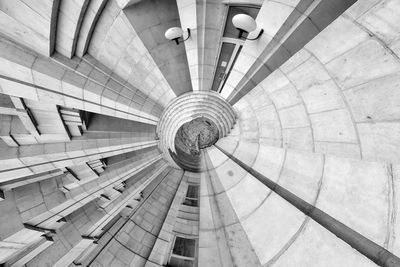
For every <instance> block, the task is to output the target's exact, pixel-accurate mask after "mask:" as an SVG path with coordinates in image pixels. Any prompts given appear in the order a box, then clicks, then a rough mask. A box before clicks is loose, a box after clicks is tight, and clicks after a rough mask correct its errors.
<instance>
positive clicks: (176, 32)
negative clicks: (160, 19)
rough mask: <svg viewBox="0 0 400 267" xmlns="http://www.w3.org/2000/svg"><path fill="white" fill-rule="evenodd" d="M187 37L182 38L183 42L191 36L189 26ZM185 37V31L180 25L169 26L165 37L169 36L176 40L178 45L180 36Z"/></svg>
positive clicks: (171, 39)
mask: <svg viewBox="0 0 400 267" xmlns="http://www.w3.org/2000/svg"><path fill="white" fill-rule="evenodd" d="M187 35H188V36H187V37H186V39H184V40H181V42H184V41H186V40H187V39H189V37H190V29H189V28H187ZM181 37H182V38H183V31H182V29H181V28H179V27H172V28H169V29H168V30H167V31H166V32H165V38H167V39H168V40H170V41H175V42H176V44H177V45H179V38H181Z"/></svg>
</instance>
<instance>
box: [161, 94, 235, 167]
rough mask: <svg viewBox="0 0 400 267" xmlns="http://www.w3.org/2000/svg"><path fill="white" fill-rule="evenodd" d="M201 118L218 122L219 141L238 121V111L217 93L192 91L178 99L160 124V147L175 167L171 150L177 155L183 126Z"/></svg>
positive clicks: (170, 105) (172, 102) (163, 115)
mask: <svg viewBox="0 0 400 267" xmlns="http://www.w3.org/2000/svg"><path fill="white" fill-rule="evenodd" d="M200 117H205V118H207V119H209V120H211V121H212V122H214V123H215V125H216V126H217V128H218V131H219V137H220V138H222V137H224V136H226V135H227V134H228V133H229V132H230V131H231V129H232V127H233V125H234V123H235V120H236V115H235V111H234V110H233V108H232V107H231V105H230V104H229V103H228V102H226V101H225V100H224V99H223V98H222V97H221V96H220V95H219V94H218V93H216V92H211V91H200V92H192V93H186V94H184V95H182V96H180V97H178V98H175V99H174V100H173V101H171V103H169V104H168V106H167V108H166V109H165V110H164V111H163V113H162V114H161V117H160V120H159V123H158V124H157V135H158V136H159V138H160V143H159V148H160V149H161V150H162V151H163V153H164V157H165V158H166V159H167V160H168V161H169V162H170V163H171V164H172V165H173V166H176V167H177V165H176V164H175V162H174V160H173V159H172V158H171V156H170V154H169V152H168V149H170V150H171V151H172V152H176V151H175V135H176V133H177V132H178V130H179V128H180V127H181V126H182V125H183V124H185V123H186V122H189V121H191V120H193V119H196V118H200Z"/></svg>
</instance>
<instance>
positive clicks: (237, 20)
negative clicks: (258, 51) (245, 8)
mask: <svg viewBox="0 0 400 267" xmlns="http://www.w3.org/2000/svg"><path fill="white" fill-rule="evenodd" d="M232 23H233V25H234V26H235V27H236V29H238V30H239V39H241V38H242V37H243V33H250V32H252V31H254V30H256V29H257V23H256V21H255V20H254V19H253V18H252V17H250V16H249V15H246V14H237V15H235V16H234V17H233V18H232ZM263 32H264V30H263V29H261V30H260V32H259V33H258V36H257V37H256V38H254V39H249V38H246V37H243V38H245V39H247V40H257V39H258V38H260V36H261V35H262V34H263Z"/></svg>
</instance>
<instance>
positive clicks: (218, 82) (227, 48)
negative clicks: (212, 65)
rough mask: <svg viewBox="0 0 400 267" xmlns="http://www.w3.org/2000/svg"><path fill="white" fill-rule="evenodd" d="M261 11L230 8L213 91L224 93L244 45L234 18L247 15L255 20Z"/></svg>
mask: <svg viewBox="0 0 400 267" xmlns="http://www.w3.org/2000/svg"><path fill="white" fill-rule="evenodd" d="M259 10H260V8H259V7H256V6H230V7H229V9H228V15H227V18H226V22H225V28H224V33H223V37H222V42H221V48H220V52H219V58H218V62H217V66H216V69H215V74H214V81H213V84H212V88H211V90H213V91H216V92H219V93H220V92H221V91H222V89H223V87H224V85H225V82H226V80H227V79H228V77H229V74H230V73H231V70H232V67H233V65H235V62H236V59H237V58H238V56H239V54H240V51H241V49H242V46H243V43H244V40H241V39H238V37H239V31H238V30H237V29H236V28H235V26H233V23H232V18H233V17H234V16H235V15H237V14H247V15H249V16H250V17H252V18H254V19H255V18H256V17H257V15H258V11H259ZM244 37H247V34H244Z"/></svg>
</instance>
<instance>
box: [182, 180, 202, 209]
mask: <svg viewBox="0 0 400 267" xmlns="http://www.w3.org/2000/svg"><path fill="white" fill-rule="evenodd" d="M183 205H186V206H192V207H198V206H199V186H198V185H189V186H188V190H187V193H186V197H185V200H184V201H183Z"/></svg>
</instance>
